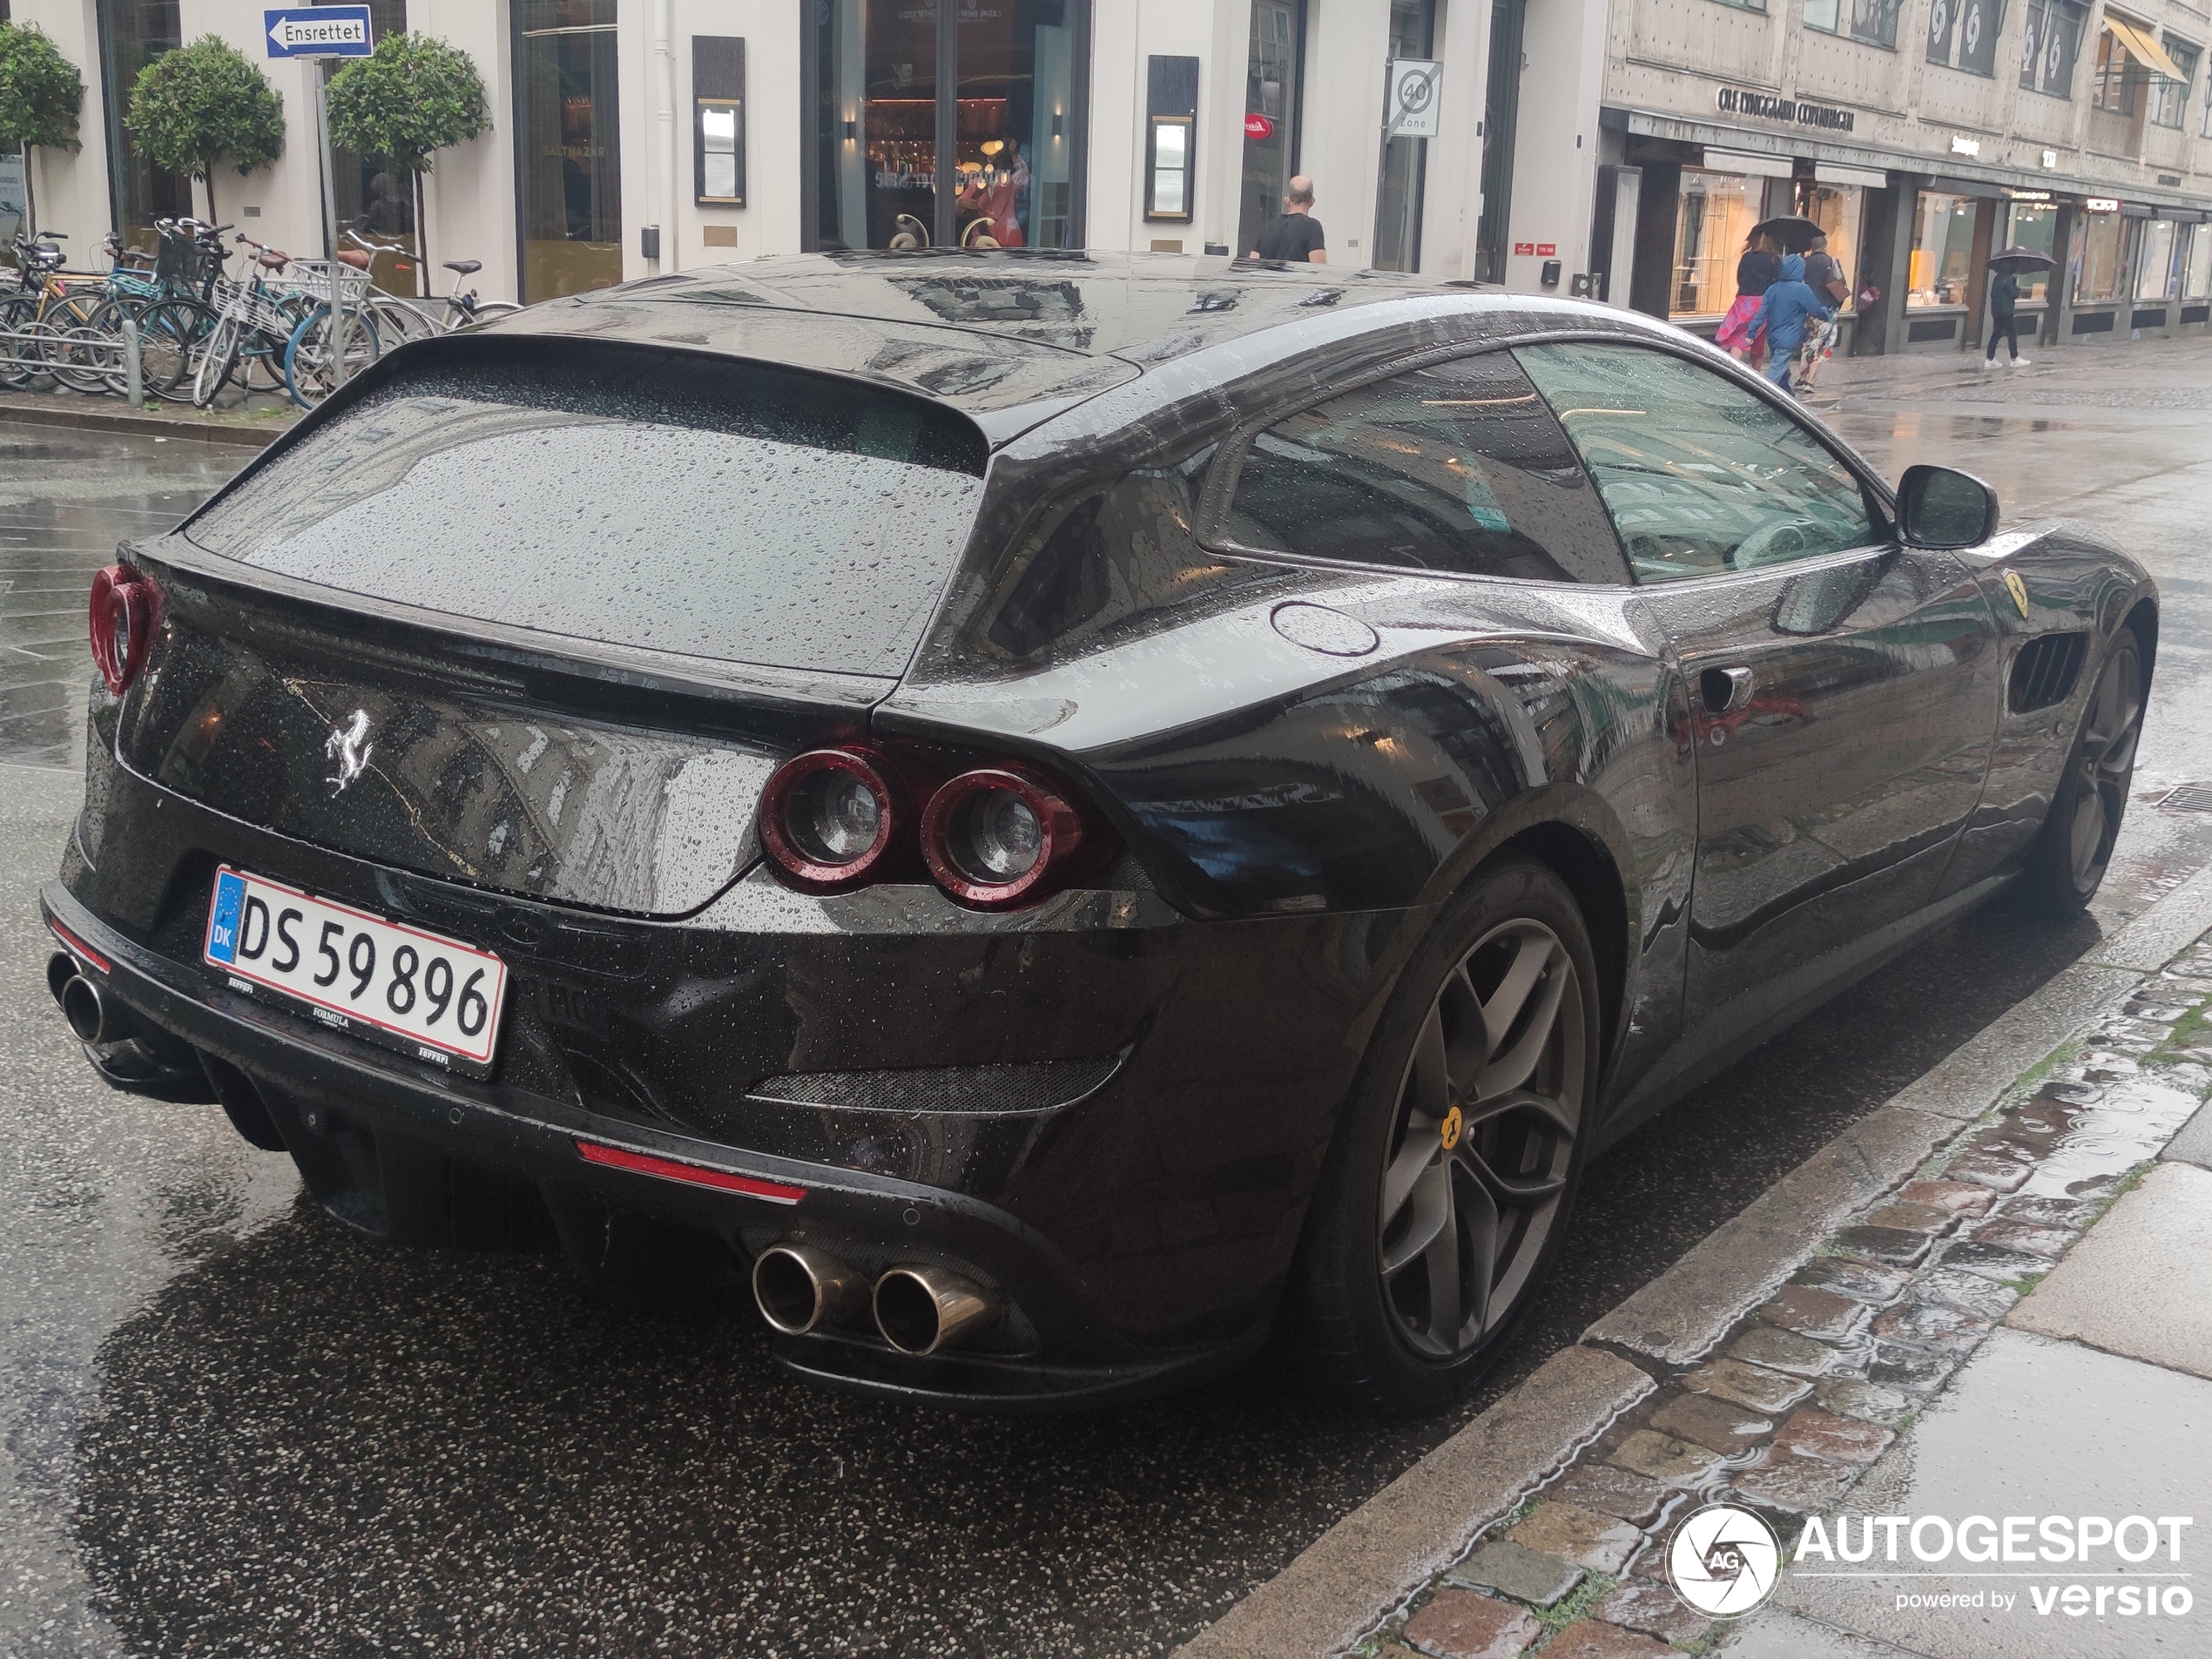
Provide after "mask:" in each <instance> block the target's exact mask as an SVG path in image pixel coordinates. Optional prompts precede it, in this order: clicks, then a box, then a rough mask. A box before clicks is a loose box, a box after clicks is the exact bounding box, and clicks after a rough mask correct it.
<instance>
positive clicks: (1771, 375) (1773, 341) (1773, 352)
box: [1752, 253, 1829, 392]
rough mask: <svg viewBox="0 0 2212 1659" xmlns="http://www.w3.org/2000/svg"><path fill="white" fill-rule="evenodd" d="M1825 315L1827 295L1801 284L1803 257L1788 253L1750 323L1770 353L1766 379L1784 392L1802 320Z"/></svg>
mask: <svg viewBox="0 0 2212 1659" xmlns="http://www.w3.org/2000/svg"><path fill="white" fill-rule="evenodd" d="M1828 312H1829V306H1828V297H1827V295H1825V294H1822V293H1814V292H1813V291H1812V289H1811V287H1809V286H1807V284H1806V282H1805V262H1804V257H1803V256H1802V255H1800V254H1796V253H1792V254H1791V255H1790V256H1789V257H1788V258H1787V259H1785V260H1783V261H1782V274H1781V275H1780V276H1779V277H1777V279H1776V280H1774V281H1773V282H1772V283H1771V284H1770V285H1769V286H1768V287H1767V291H1766V293H1765V294H1764V296H1762V297H1761V299H1760V300H1759V314H1758V316H1757V318H1756V319H1755V320H1754V321H1753V324H1752V327H1753V329H1754V331H1755V332H1762V333H1764V334H1765V335H1766V344H1767V350H1768V352H1769V353H1770V361H1769V362H1768V365H1767V371H1766V377H1767V379H1769V380H1770V381H1773V382H1774V383H1775V384H1776V385H1777V386H1778V387H1780V388H1782V389H1783V390H1784V391H1785V392H1787V391H1789V390H1791V386H1790V360H1791V357H1792V356H1794V355H1795V354H1796V353H1797V347H1798V346H1799V345H1800V344H1801V343H1802V342H1803V341H1804V337H1805V323H1806V320H1808V319H1811V318H1825V317H1826V316H1827V315H1828Z"/></svg>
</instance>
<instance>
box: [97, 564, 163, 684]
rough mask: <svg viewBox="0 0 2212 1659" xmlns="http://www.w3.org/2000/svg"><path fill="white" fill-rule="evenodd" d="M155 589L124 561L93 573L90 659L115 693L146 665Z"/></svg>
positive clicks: (136, 675)
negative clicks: (147, 641)
mask: <svg viewBox="0 0 2212 1659" xmlns="http://www.w3.org/2000/svg"><path fill="white" fill-rule="evenodd" d="M155 591H156V590H155V588H154V585H153V583H152V582H151V581H149V580H148V579H147V578H146V577H145V576H144V575H143V574H141V573H140V572H139V571H138V570H134V569H133V568H132V566H130V565H127V564H111V565H107V566H105V567H104V568H103V569H101V570H98V571H97V572H96V573H95V574H94V575H93V577H92V598H91V618H90V620H91V631H92V661H93V663H94V664H96V665H97V666H98V669H99V671H100V678H102V679H104V680H105V681H106V682H107V688H108V690H109V691H112V692H114V693H115V695H116V696H118V697H121V696H122V695H123V693H124V692H125V691H127V690H128V689H130V685H131V682H132V680H134V679H136V678H138V670H139V669H140V668H141V667H143V666H144V665H145V658H146V639H147V637H148V636H149V635H150V634H152V631H153V610H154V594H155ZM118 620H119V621H120V623H121V624H122V625H121V626H120V627H118V626H117V624H118ZM118 635H119V636H120V638H119V639H118Z"/></svg>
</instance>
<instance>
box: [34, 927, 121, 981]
mask: <svg viewBox="0 0 2212 1659" xmlns="http://www.w3.org/2000/svg"><path fill="white" fill-rule="evenodd" d="M46 925H47V926H48V927H51V928H52V929H53V930H54V937H55V938H57V939H58V940H60V941H62V943H63V944H64V945H67V946H68V947H69V948H71V950H73V951H75V952H76V953H77V954H78V955H79V956H82V957H83V958H84V960H85V961H88V962H90V963H91V964H92V966H93V967H95V968H98V969H99V970H100V972H101V973H103V974H105V973H107V972H109V971H111V968H112V966H113V964H111V962H110V961H108V959H107V958H106V957H105V956H103V955H101V954H100V953H99V952H98V951H96V950H94V949H93V948H91V946H90V945H88V944H86V943H85V942H84V941H83V940H81V939H79V938H78V936H77V935H76V934H73V933H71V932H70V930H69V929H68V928H66V927H63V926H62V925H61V923H59V922H58V921H55V920H54V919H53V918H52V917H51V916H49V917H47V918H46Z"/></svg>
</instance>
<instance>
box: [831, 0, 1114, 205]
mask: <svg viewBox="0 0 2212 1659" xmlns="http://www.w3.org/2000/svg"><path fill="white" fill-rule="evenodd" d="M813 11H814V27H813V37H812V38H811V39H810V41H809V42H808V50H809V53H810V56H811V57H812V60H813V78H814V90H815V95H816V110H817V117H816V120H815V123H814V128H813V147H814V152H815V155H814V163H813V165H814V167H815V170H816V177H815V191H814V207H813V220H814V222H813V226H811V227H810V231H811V236H810V239H811V240H812V241H813V243H814V244H815V245H816V246H826V247H913V248H919V247H932V246H938V245H939V244H940V243H944V242H951V243H957V244H958V245H960V246H966V247H994V246H995V247H1072V246H1077V245H1078V239H1079V236H1080V226H1079V223H1078V220H1079V219H1080V203H1079V201H1078V200H1077V195H1078V192H1079V188H1080V185H1081V181H1082V173H1081V161H1080V158H1079V156H1078V154H1077V146H1078V145H1079V143H1080V140H1081V132H1082V118H1083V111H1082V93H1083V90H1084V89H1083V88H1082V85H1081V74H1080V69H1081V63H1082V56H1083V49H1084V46H1085V44H1086V42H1087V40H1088V37H1089V24H1090V19H1089V7H1088V5H1087V4H1086V3H1085V0H998V3H995V4H976V3H974V0H969V3H965V4H963V5H962V6H961V11H960V16H959V18H958V24H959V26H958V29H957V30H956V31H955V36H954V40H953V42H952V43H951V45H952V50H951V53H950V57H951V61H950V62H949V64H943V65H941V64H940V61H939V60H940V57H941V56H943V55H944V54H943V53H942V52H941V46H942V44H944V37H943V28H942V22H941V18H940V17H939V15H938V8H937V6H936V4H935V3H934V0H907V3H902V4H897V5H891V4H885V3H881V0H817V3H816V4H815V5H814V8H813ZM941 71H945V72H941ZM948 105H949V109H948ZM948 115H949V118H950V119H949V122H947V120H946V118H947V117H948ZM947 125H949V127H950V136H951V139H952V145H953V153H952V157H951V163H952V165H951V166H950V167H949V168H948V169H945V170H944V172H945V183H946V185H947V186H948V195H947V196H946V197H945V199H943V200H942V201H941V200H940V197H939V178H940V168H939V165H938V153H937V150H938V145H939V142H940V134H941V133H942V132H945V130H946V127H947Z"/></svg>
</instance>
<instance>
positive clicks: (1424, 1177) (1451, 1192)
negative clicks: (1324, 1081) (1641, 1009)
mask: <svg viewBox="0 0 2212 1659" xmlns="http://www.w3.org/2000/svg"><path fill="white" fill-rule="evenodd" d="M1589 1063H1590V1055H1589V1054H1588V1035H1587V1028H1586V1025H1585V1020H1584V1011H1583V1007H1582V988H1581V982H1580V980H1579V977H1578V975H1577V974H1576V973H1575V961H1574V958H1573V956H1572V955H1571V954H1569V953H1568V949H1567V947H1566V946H1565V945H1564V944H1563V943H1562V942H1561V940H1560V937H1559V935H1558V934H1555V933H1554V932H1553V931H1552V930H1551V929H1550V928H1549V927H1546V926H1545V925H1544V924H1543V923H1541V922H1539V921H1529V920H1521V921H1508V922H1506V923H1503V924H1501V926H1499V927H1495V928H1493V929H1492V930H1491V931H1490V932H1489V933H1487V934H1485V935H1484V936H1483V937H1482V938H1481V940H1480V941H1478V942H1477V943H1476V945H1475V947H1474V949H1472V950H1471V951H1469V952H1468V953H1467V955H1466V956H1465V957H1463V958H1462V959H1461V960H1460V962H1459V963H1458V964H1457V966H1455V967H1454V968H1453V970H1452V971H1451V972H1450V973H1449V974H1447V975H1446V977H1445V981H1444V983H1443V985H1442V987H1441V988H1440V989H1439V990H1438V991H1437V993H1436V995H1435V997H1434V998H1433V1001H1431V1003H1430V1005H1429V1010H1428V1016H1427V1018H1426V1020H1425V1021H1423V1022H1422V1024H1421V1028H1420V1035H1419V1037H1418V1038H1417V1039H1416V1040H1415V1042H1414V1045H1413V1056H1412V1058H1411V1059H1410V1060H1408V1061H1407V1062H1406V1070H1405V1075H1404V1076H1403V1078H1402V1079H1401V1081H1400V1082H1399V1090H1398V1106H1397V1112H1396V1116H1395V1118H1394V1120H1393V1124H1392V1128H1391V1134H1390V1138H1389V1141H1388V1143H1387V1150H1386V1153H1385V1157H1384V1161H1383V1170H1382V1177H1381V1179H1382V1202H1381V1205H1380V1208H1379V1226H1378V1230H1377V1239H1376V1244H1377V1251H1378V1256H1379V1271H1380V1272H1381V1276H1382V1285H1383V1300H1384V1302H1385V1305H1386V1306H1387V1307H1388V1308H1389V1310H1390V1312H1391V1315H1392V1318H1393V1319H1394V1320H1395V1322H1396V1325H1397V1328H1398V1332H1399V1336H1400V1337H1401V1338H1403V1339H1405V1341H1406V1343H1407V1344H1408V1345H1411V1346H1412V1347H1413V1350H1414V1351H1415V1352H1417V1353H1420V1354H1422V1355H1425V1356H1429V1357H1432V1358H1437V1359H1449V1358H1451V1357H1452V1356H1453V1355H1456V1354H1459V1353H1462V1352H1466V1351H1467V1349H1469V1348H1472V1347H1474V1346H1477V1345H1480V1343H1481V1342H1482V1340H1483V1339H1484V1338H1485V1337H1486V1336H1487V1334H1488V1333H1489V1332H1492V1331H1494V1330H1495V1329H1497V1328H1498V1326H1499V1325H1501V1323H1503V1321H1504V1319H1505V1318H1506V1317H1507V1314H1508V1313H1510V1312H1511V1311H1512V1309H1513V1307H1514V1304H1515V1302H1516V1301H1517V1300H1518V1298H1519V1297H1520V1293H1521V1291H1522V1290H1523V1289H1524V1288H1526V1286H1527V1284H1528V1282H1529V1280H1530V1278H1531V1277H1532V1276H1533V1275H1534V1271H1535V1269H1536V1266H1537V1264H1538V1263H1539V1261H1540V1260H1541V1258H1542V1256H1543V1251H1544V1245H1545V1243H1546V1241H1547V1240H1548V1238H1549V1237H1550V1234H1551V1231H1552V1229H1553V1227H1554V1225H1555V1224H1557V1222H1558V1221H1559V1218H1560V1211H1561V1204H1562V1202H1563V1200H1564V1198H1565V1196H1566V1192H1567V1184H1568V1174H1569V1171H1570V1170H1571V1168H1572V1165H1573V1161H1574V1156H1575V1138H1576V1136H1578V1135H1580V1134H1581V1127H1582V1125H1581V1111H1582V1096H1583V1084H1584V1078H1585V1073H1586V1069H1587V1068H1588V1065H1589Z"/></svg>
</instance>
